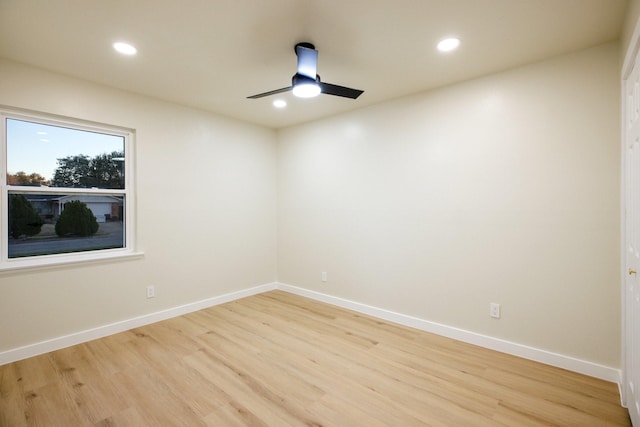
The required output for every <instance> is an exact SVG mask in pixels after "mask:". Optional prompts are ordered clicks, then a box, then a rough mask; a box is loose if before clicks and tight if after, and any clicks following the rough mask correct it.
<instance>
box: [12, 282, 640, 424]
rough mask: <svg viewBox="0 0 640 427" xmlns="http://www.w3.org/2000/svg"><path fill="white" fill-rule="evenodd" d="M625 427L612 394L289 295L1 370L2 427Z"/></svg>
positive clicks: (562, 374)
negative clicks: (304, 426) (425, 426)
mask: <svg viewBox="0 0 640 427" xmlns="http://www.w3.org/2000/svg"><path fill="white" fill-rule="evenodd" d="M303 425H309V426H423V425H431V426H581V427H585V426H630V425H631V424H630V421H629V418H628V415H627V412H626V410H625V409H624V408H622V407H621V406H620V397H619V395H618V389H617V386H616V385H615V384H612V383H608V382H605V381H601V380H597V379H594V378H589V377H586V376H582V375H579V374H575V373H572V372H568V371H565V370H562V369H558V368H553V367H549V366H545V365H542V364H539V363H535V362H531V361H527V360H524V359H519V358H516V357H513V356H509V355H505V354H501V353H497V352H493V351H490V350H486V349H482V348H479V347H475V346H472V345H468V344H464V343H460V342H457V341H454V340H451V339H448V338H443V337H439V336H435V335H432V334H428V333H425V332H421V331H417V330H414V329H411V328H407V327H403V326H399V325H396V324H392V323H389V322H385V321H381V320H378V319H374V318H371V317H367V316H364V315H361V314H358V313H354V312H351V311H348V310H344V309H341V308H337V307H334V306H330V305H326V304H322V303H319V302H316V301H311V300H308V299H305V298H302V297H299V296H295V295H291V294H288V293H285V292H280V291H273V292H269V293H265V294H261V295H256V296H252V297H249V298H245V299H242V300H238V301H234V302H231V303H227V304H223V305H219V306H216V307H212V308H209V309H206V310H202V311H198V312H195V313H191V314H188V315H185V316H182V317H179V318H175V319H171V320H167V321H164V322H160V323H156V324H153V325H149V326H145V327H141V328H137V329H133V330H131V331H127V332H124V333H120V334H117V335H113V336H110V337H106V338H103V339H99V340H95V341H92V342H88V343H85V344H80V345H77V346H74V347H70V348H67V349H63V350H58V351H55V352H52V353H48V354H45V355H42V356H37V357H33V358H30V359H26V360H22V361H19V362H15V363H11V364H7V365H4V366H0V426H11V427H19V426H63V427H70V426H136V427H139V426H190V427H192V426H225V427H226V426H303Z"/></svg>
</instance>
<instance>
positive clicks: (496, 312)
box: [489, 302, 500, 319]
mask: <svg viewBox="0 0 640 427" xmlns="http://www.w3.org/2000/svg"><path fill="white" fill-rule="evenodd" d="M489 316H491V317H493V318H495V319H499V318H500V304H498V303H495V302H492V303H489Z"/></svg>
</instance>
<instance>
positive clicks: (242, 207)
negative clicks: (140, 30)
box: [0, 61, 276, 352]
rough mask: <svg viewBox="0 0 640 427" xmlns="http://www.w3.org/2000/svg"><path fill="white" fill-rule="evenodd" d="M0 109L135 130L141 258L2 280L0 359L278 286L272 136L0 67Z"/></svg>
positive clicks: (212, 117) (91, 87)
mask: <svg viewBox="0 0 640 427" xmlns="http://www.w3.org/2000/svg"><path fill="white" fill-rule="evenodd" d="M0 104H4V105H8V106H12V107H19V108H27V109H31V110H36V111H41V112H45V113H53V114H58V115H63V116H68V117H75V118H80V119H84V120H91V121H96V122H101V123H106V124H113V125H118V126H123V127H128V128H133V129H135V130H136V155H137V176H136V178H137V190H138V198H137V208H138V210H137V212H138V224H137V231H138V233H137V235H138V249H139V250H141V251H143V252H144V253H145V255H144V258H142V259H136V260H130V261H120V262H117V261H112V262H105V263H100V264H91V265H84V266H71V267H69V266H67V267H64V268H57V269H53V270H38V271H29V272H14V273H0V352H2V351H5V350H9V349H13V348H16V347H19V346H23V345H27V344H32V343H36V342H40V341H43V340H47V339H52V338H57V337H59V336H62V335H65V334H70V333H73V332H77V331H83V330H86V329H88V328H92V327H97V326H102V325H105V324H109V323H112V322H116V321H119V320H125V319H130V318H132V317H136V316H140V315H143V314H146V313H152V312H156V311H159V310H162V309H165V308H171V307H175V306H179V305H181V304H186V303H190V302H194V301H198V300H202V299H206V298H210V297H215V296H218V295H221V294H224V293H227V292H231V291H236V290H241V289H246V288H248V287H250V286H254V285H261V284H265V283H271V282H273V281H274V280H275V279H276V232H275V224H276V178H275V174H276V147H275V144H276V140H275V133H274V132H273V131H270V130H266V129H263V128H260V127H254V126H250V125H247V124H244V123H241V122H237V121H233V120H229V119H225V118H222V117H219V116H215V115H212V114H208V113H205V112H201V111H196V110H192V109H188V108H183V107H180V106H176V105H172V104H168V103H163V102H159V101H156V100H153V99H149V98H144V97H140V96H136V95H132V94H128V93H124V92H120V91H117V90H112V89H109V88H105V87H102V86H98V85H94V84H90V83H86V82H83V81H80V80H76V79H72V78H67V77H64V76H60V75H57V74H53V73H49V72H46V71H42V70H38V69H34V68H31V67H27V66H22V65H18V64H16V63H12V62H8V61H0ZM185 214H188V215H189V216H186V217H185ZM150 284H153V285H155V286H156V298H154V299H150V300H147V299H146V298H145V287H146V286H147V285H150Z"/></svg>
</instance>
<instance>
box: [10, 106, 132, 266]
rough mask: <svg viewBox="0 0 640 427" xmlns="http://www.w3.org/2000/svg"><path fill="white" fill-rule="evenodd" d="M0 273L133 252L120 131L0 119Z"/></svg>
mask: <svg viewBox="0 0 640 427" xmlns="http://www.w3.org/2000/svg"><path fill="white" fill-rule="evenodd" d="M2 135H3V138H2V144H3V146H2V148H3V151H4V153H6V156H4V163H3V164H2V168H3V172H4V173H2V181H3V183H2V184H3V185H2V195H1V199H0V200H1V201H0V206H1V212H0V215H1V217H2V246H1V257H0V268H13V267H16V268H20V267H31V266H37V265H50V264H56V263H63V262H74V261H81V260H96V259H101V258H108V257H114V256H123V255H128V254H132V253H133V239H132V223H133V214H132V205H133V203H132V200H133V188H132V179H131V170H132V163H133V162H132V151H133V150H132V147H131V146H132V144H133V142H132V139H133V135H132V134H131V132H129V131H127V130H124V129H117V128H111V127H102V126H94V125H87V124H84V123H80V122H72V121H59V120H53V119H49V118H46V117H38V116H24V115H19V114H13V113H11V112H6V111H5V112H2Z"/></svg>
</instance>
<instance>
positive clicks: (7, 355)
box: [0, 283, 277, 365]
mask: <svg viewBox="0 0 640 427" xmlns="http://www.w3.org/2000/svg"><path fill="white" fill-rule="evenodd" d="M274 289H277V283H268V284H265V285H260V286H255V287H253V288H249V289H243V290H241V291H236V292H230V293H228V294H224V295H220V296H217V297H213V298H207V299H204V300H201V301H196V302H193V303H189V304H185V305H181V306H178V307H173V308H169V309H167V310H162V311H158V312H155V313H150V314H146V315H143V316H139V317H134V318H132V319H127V320H122V321H120V322H115V323H111V324H108V325H104V326H98V327H97V328H93V329H87V330H85V331H80V332H75V333H73V334H70V335H65V336H62V337H57V338H53V339H50V340H47V341H42V342H38V343H35V344H30V345H26V346H24V347H19V348H15V349H11V350H7V351H4V352H0V365H4V364H6V363H11V362H15V361H17V360H22V359H26V358H28V357H33V356H37V355H39V354H44V353H48V352H50V351H54V350H59V349H61V348H65V347H70V346H72V345H76V344H81V343H83V342H87V341H91V340H95V339H97V338H102V337H106V336H108V335H113V334H117V333H119V332H124V331H128V330H129V329H133V328H138V327H140V326H144V325H148V324H151V323H155V322H160V321H161V320H167V319H171V318H173V317H177V316H182V315H183V314H187V313H191V312H194V311H198V310H202V309H204V308H208V307H213V306H214V305H219V304H224V303H226V302H230V301H234V300H237V299H240V298H245V297H248V296H251V295H256V294H261V293H263V292H268V291H271V290H274Z"/></svg>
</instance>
